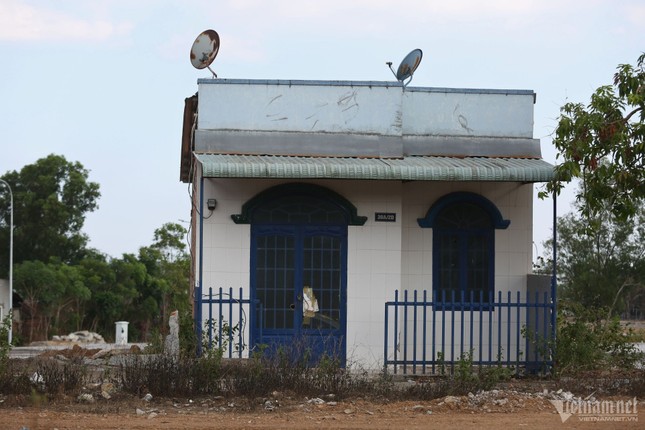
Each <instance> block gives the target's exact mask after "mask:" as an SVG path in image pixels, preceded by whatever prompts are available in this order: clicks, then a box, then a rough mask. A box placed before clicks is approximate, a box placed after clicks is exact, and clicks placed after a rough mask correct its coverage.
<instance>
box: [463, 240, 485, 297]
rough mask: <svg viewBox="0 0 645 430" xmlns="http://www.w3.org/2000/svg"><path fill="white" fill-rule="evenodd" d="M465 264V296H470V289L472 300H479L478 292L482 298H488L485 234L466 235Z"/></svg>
mask: <svg viewBox="0 0 645 430" xmlns="http://www.w3.org/2000/svg"><path fill="white" fill-rule="evenodd" d="M467 265H468V266H467V271H466V272H467V274H468V275H467V276H468V285H467V286H466V294H467V295H468V296H467V297H468V298H470V294H471V291H472V294H473V299H474V301H479V297H480V294H482V297H483V298H488V287H489V286H488V279H489V277H488V271H489V267H490V253H489V246H488V240H487V236H486V235H484V234H477V235H476V234H473V235H471V236H469V237H468V258H467Z"/></svg>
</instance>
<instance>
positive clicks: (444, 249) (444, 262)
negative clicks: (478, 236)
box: [436, 232, 460, 300]
mask: <svg viewBox="0 0 645 430" xmlns="http://www.w3.org/2000/svg"><path fill="white" fill-rule="evenodd" d="M436 234H437V235H438V236H439V250H438V252H439V268H438V269H439V288H440V289H439V291H437V298H438V299H441V298H442V294H444V292H445V294H446V296H445V298H446V300H451V299H452V294H453V292H454V294H455V299H458V298H459V274H460V272H459V235H457V234H450V233H439V232H437V233H436Z"/></svg>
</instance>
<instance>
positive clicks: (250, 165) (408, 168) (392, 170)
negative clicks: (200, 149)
mask: <svg viewBox="0 0 645 430" xmlns="http://www.w3.org/2000/svg"><path fill="white" fill-rule="evenodd" d="M195 157H196V158H197V160H198V161H199V162H200V163H201V164H202V168H203V176H204V177H209V178H290V179H374V180H377V179H378V180H400V181H406V180H409V181H500V182H547V181H550V180H551V179H553V175H554V172H553V166H552V165H551V164H549V163H547V162H545V161H544V160H540V159H527V158H491V157H465V158H455V157H430V156H412V157H404V158H354V157H291V156H276V155H236V154H235V155H233V154H195Z"/></svg>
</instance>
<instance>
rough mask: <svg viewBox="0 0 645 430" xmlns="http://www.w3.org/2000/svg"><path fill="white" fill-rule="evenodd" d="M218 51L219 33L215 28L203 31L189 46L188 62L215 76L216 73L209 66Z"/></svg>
mask: <svg viewBox="0 0 645 430" xmlns="http://www.w3.org/2000/svg"><path fill="white" fill-rule="evenodd" d="M218 52H219V34H217V32H216V31H215V30H206V31H203V32H202V33H201V34H200V35H199V36H197V39H195V42H193V46H192V47H191V48H190V62H191V63H192V65H193V67H194V68H196V69H200V70H201V69H208V70H210V72H211V73H212V74H213V77H214V78H216V77H217V74H216V73H215V72H213V69H211V68H210V65H211V63H212V62H213V60H214V59H215V57H217V53H218Z"/></svg>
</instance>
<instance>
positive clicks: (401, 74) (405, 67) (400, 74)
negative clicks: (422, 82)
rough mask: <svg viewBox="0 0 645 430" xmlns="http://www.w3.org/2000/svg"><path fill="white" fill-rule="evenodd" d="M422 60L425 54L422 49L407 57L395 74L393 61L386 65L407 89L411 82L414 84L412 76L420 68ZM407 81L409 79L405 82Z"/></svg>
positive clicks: (413, 51)
mask: <svg viewBox="0 0 645 430" xmlns="http://www.w3.org/2000/svg"><path fill="white" fill-rule="evenodd" d="M421 58H423V52H422V51H421V50H420V49H414V50H412V51H411V52H410V53H409V54H408V55H406V56H405V58H404V59H403V61H401V64H400V65H399V68H398V69H397V71H396V72H394V69H393V68H392V62H391V61H388V62H387V63H385V64H387V65H388V66H389V67H390V70H391V71H392V74H393V75H394V77H395V78H396V80H397V81H399V82H401V83H402V84H403V88H405V87H406V86H408V84H409V83H410V82H412V75H414V72H415V71H416V70H417V67H419V64H421ZM406 79H408V81H407V82H404V81H405V80H406Z"/></svg>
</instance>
